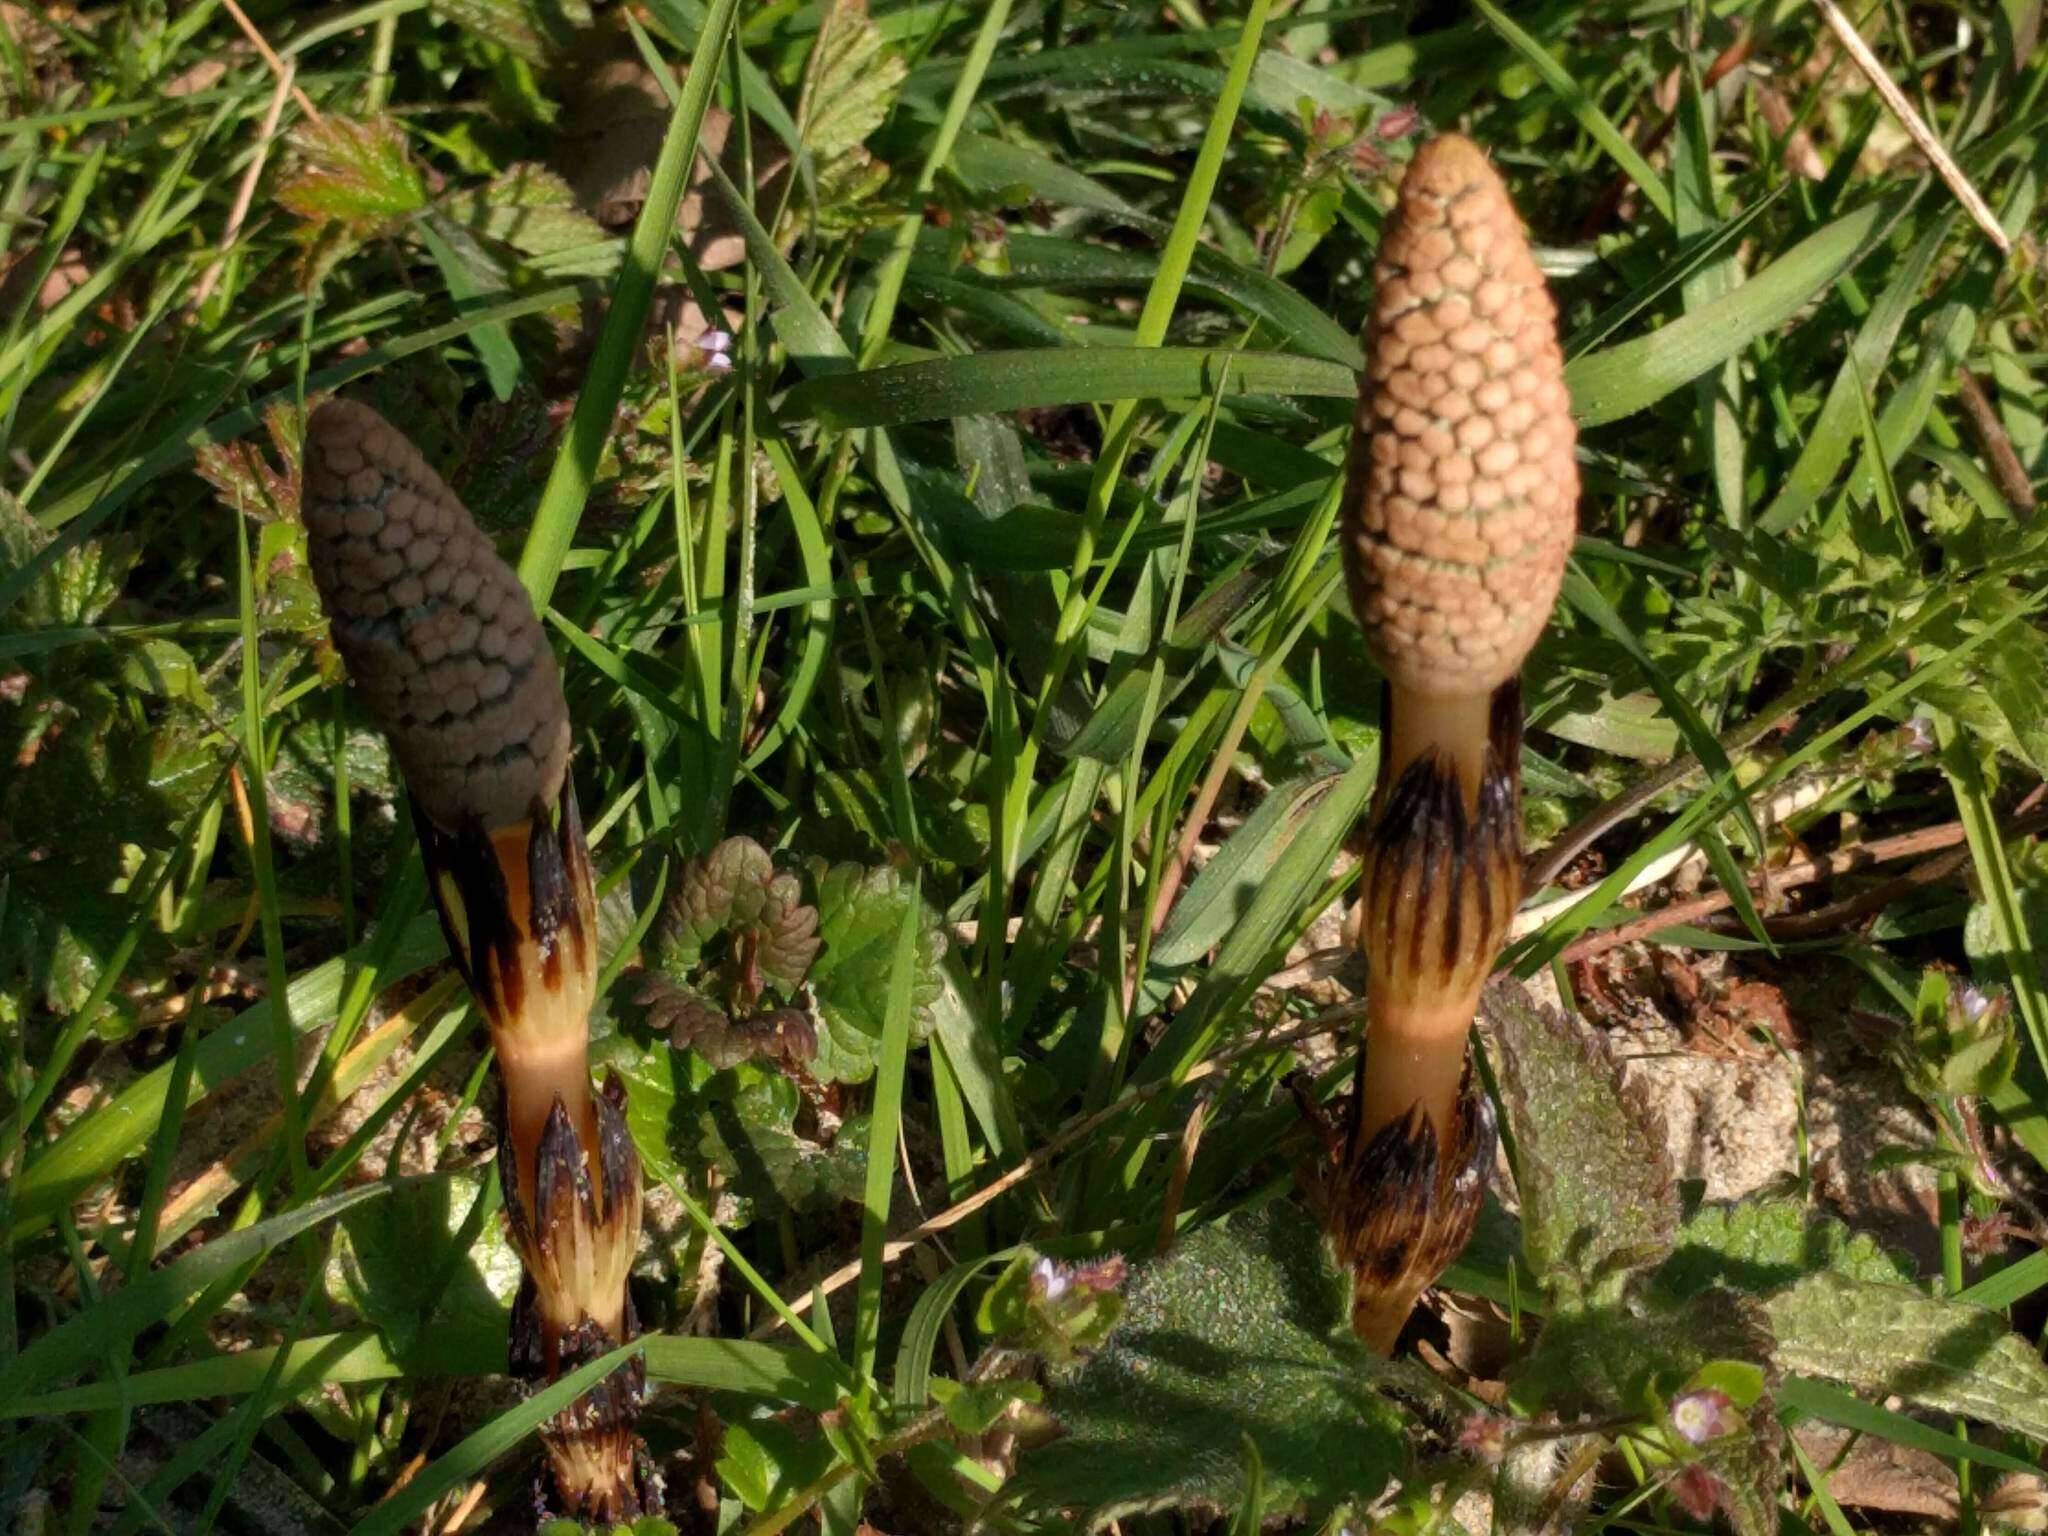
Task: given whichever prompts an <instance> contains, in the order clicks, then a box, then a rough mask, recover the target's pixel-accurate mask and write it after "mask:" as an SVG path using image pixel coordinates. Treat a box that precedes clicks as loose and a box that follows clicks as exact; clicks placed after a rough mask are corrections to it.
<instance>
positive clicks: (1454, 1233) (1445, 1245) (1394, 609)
mask: <svg viewBox="0 0 2048 1536" xmlns="http://www.w3.org/2000/svg"><path fill="white" fill-rule="evenodd" d="M1377 279H1378V284H1377V292H1376V295H1375V298H1374V303H1373V312H1372V317H1371V319H1370V321H1369V322H1368V325H1367V332H1366V353H1367V365H1366V373H1365V376H1364V379H1363V381H1362V388H1361V390H1360V394H1359V403H1358V415H1357V418H1356V424H1355V430H1354V434H1353V439H1352V449H1351V464H1350V471H1349V484H1348V486H1347V489H1346V501H1345V510H1344V517H1345V523H1344V536H1343V548H1344V558H1345V565H1346V574H1347V577H1348V581H1349V588H1350V595H1351V604H1352V609H1353V612H1354V613H1355V614H1356V615H1357V618H1358V623H1359V625H1360V627H1361V628H1362V629H1363V630H1364V632H1365V640H1366V645H1367V647H1368V649H1369V650H1370V651H1371V653H1372V656H1373V659H1374V660H1375V661H1376V662H1377V663H1378V665H1379V667H1380V670H1381V671H1382V672H1383V673H1384V674H1385V677H1386V692H1385V696H1384V697H1385V707H1384V710H1383V712H1382V727H1383V736H1382V742H1381V756H1380V778H1379V787H1378V789H1377V791H1376V793H1375V795H1374V798H1373V808H1372V820H1371V824H1370V827H1369V829H1368V832H1367V847H1366V852H1365V868H1364V871H1363V897H1362V912H1361V917H1362V921H1361V924H1360V929H1359V938H1360V942H1361V943H1362V944H1363V946H1364V948H1365V951H1366V956H1367V974H1368V986H1369V992H1368V997H1367V1031H1366V1042H1365V1049H1364V1051H1363V1052H1362V1054H1361V1056H1360V1061H1359V1067H1358V1076H1357V1090H1356V1094H1355V1096H1354V1099H1353V1103H1352V1108H1351V1119H1350V1123H1349V1125H1348V1127H1347V1131H1346V1134H1345V1136H1344V1137H1343V1139H1342V1145H1341V1147H1340V1148H1339V1150H1338V1155H1337V1158H1338V1167H1337V1169H1336V1172H1335V1178H1334V1182H1333V1185H1332V1189H1333V1193H1334V1198H1333V1199H1332V1200H1331V1202H1330V1212H1331V1215H1330V1226H1331V1232H1332V1235H1333V1237H1334V1238H1335V1240H1336V1243H1337V1247H1338V1250H1339V1253H1340V1256H1341V1257H1342V1258H1343V1259H1344V1261H1345V1262H1346V1263H1347V1264H1349V1265H1350V1267H1351V1269H1352V1273H1353V1276H1354V1281H1355V1287H1354V1300H1353V1316H1352V1322H1353V1326H1354V1328H1355V1329H1356V1330H1357V1332H1358V1334H1359V1336H1360V1337H1361V1338H1363V1339H1364V1340H1365V1341H1366V1342H1367V1343H1368V1344H1370V1345H1372V1347H1374V1348H1375V1349H1378V1350H1381V1351H1386V1350H1388V1349H1390V1348H1391V1347H1392V1346H1393V1343H1394V1339H1395V1337H1396V1336H1397V1335H1398V1334H1399V1332H1400V1330H1401V1326H1402V1324H1403V1323H1404V1322H1405V1321H1406V1319H1407V1317H1408V1314H1409V1312H1410V1310H1411V1309H1412V1308H1413V1306H1414V1304H1415V1299H1416V1298H1417V1297H1418V1296H1419V1295H1420V1294H1421V1293H1422V1291H1423V1289H1424V1288H1425V1287H1427V1286H1428V1285H1429V1284H1431V1283H1432V1282H1433V1281H1434V1280H1435V1278H1436V1277H1437V1275H1438V1274H1440V1273H1441V1272H1442V1270H1443V1267H1444V1266H1445V1265H1446V1264H1448V1263H1449V1262H1450V1260H1451V1259H1453V1258H1455V1257H1456V1255H1457V1252H1458V1250H1459V1249H1460V1248H1461V1247H1462V1246H1463V1245H1464V1242H1465V1239H1466V1238H1467V1237H1468V1236H1469V1235H1470V1233H1471V1229H1472V1224H1473V1222H1474V1220H1475V1219H1476V1218H1477V1215H1478V1210H1479V1202H1480V1196H1481V1194H1482V1191H1483V1186H1484V1174H1485V1166H1486V1164H1487V1163H1488V1162H1489V1161H1490V1160H1491V1157H1492V1148H1493V1142H1494V1133H1493V1125H1492V1119H1491V1114H1490V1111H1489V1109H1488V1107H1487V1104H1486V1101H1485V1098H1484V1096H1483V1095H1482V1094H1481V1093H1480V1092H1479V1091H1478V1090H1477V1088H1476V1086H1475V1085H1474V1083H1473V1081H1472V1078H1471V1073H1470V1067H1469V1063H1468V1061H1467V1055H1466V1037H1467V1035H1468V1033H1469V1030H1470V1026H1471V1023H1472V1016H1473V1012H1474V1010H1475V1009H1476V1007H1477V1006H1478V1000H1479V991H1480V988H1481V987H1482V986H1483V985H1484V983H1485V981H1486V978H1487V974H1488V973H1489V972H1490V971H1491V969H1492V968H1493V963H1494V961H1495V959H1496V958H1497V957H1498V955H1499V953H1500V950H1501V946H1502V945H1503V944H1504V943H1505V941H1506V939H1507V934H1508V927H1509V923H1510V920H1511V919H1512V917H1513V914H1514V911H1515V907H1516V904H1517V902H1518V901H1519V899H1520V895H1521V864H1522V854H1521V766H1520V758H1521V685H1520V681H1519V674H1520V671H1521V667H1522V662H1523V659H1524V658H1525V657H1526V656H1527V655H1528V653H1529V649H1530V647H1531V646H1533V645H1534V644H1535V641H1536V638H1537V636H1538V635H1539V634H1541V633H1542V630H1543V626H1544V625H1545V624H1546V623H1547V622H1548V620H1549V618H1550V613H1551V607H1552V604H1553V603H1554V602H1555V601H1556V598H1557V591H1558V585H1559V583H1560V581H1561V580H1562V577H1563V572H1564V562H1565V558H1566V556H1567V554H1568V553H1569V552H1570V549H1571V543H1572V537H1573V532H1574V526H1575V508H1576V504H1577V501H1578V471H1577V468H1576V465H1575V462H1574V460H1573V456H1572V449H1573V442H1574V438H1575V432H1574V429H1573V426H1572V418H1571V400H1570V397H1569V395H1568V394H1567V392H1566V389H1565V383H1564V365H1563V359H1562V356H1561V354H1560V352H1559V350H1558V344H1557V311H1556V308H1555V306H1554V305H1553V304H1552V302H1551V299H1550V295H1549V294H1548V292H1546V290H1545V288H1544V285H1543V278H1542V274H1541V273H1539V272H1538V271H1537V268H1536V264H1535V261H1534V260H1533V258H1532V257H1531V255H1530V252H1529V244H1528V240H1527V237H1526V235H1525V234H1524V232H1523V229H1522V224H1521V220H1520V219H1519V218H1518V217H1517V215H1516V213H1515V208H1514V204H1513V203H1512V202H1511V201H1510V200H1509V197H1508V192H1507V188H1506V187H1505V186H1504V185H1503V184H1502V182H1501V179H1500V177H1499V175H1498V174H1496V172H1495V171H1494V169H1493V167H1492V166H1491V165H1490V164H1489V163H1488V161H1487V158H1486V155H1485V153H1484V152H1483V151H1482V150H1480V149H1479V147H1478V146H1477V145H1475V144H1473V143H1472V142H1471V141H1470V140H1469V139H1466V138H1463V137H1460V136H1458V135H1455V134H1451V135H1445V136H1444V137H1442V138H1438V139H1434V140H1431V141H1430V142H1428V143H1426V144H1424V145H1423V146H1422V147H1421V148H1420V149H1419V150H1418V151H1417V152H1416V155H1415V158H1414V160H1413V161H1412V162H1411V164H1410V165H1409V167H1408V170H1407V173H1406V175H1405V176H1404V178H1403V179H1402V183H1401V190H1400V195H1399V200H1398V203H1397V205H1396V207H1395V209H1394V211H1393V213H1392V215H1391V216H1390V218H1389V220H1388V224H1387V230H1386V236H1385V239H1384V240H1383V242H1382V244H1381V247H1380V253H1379V260H1378V264H1377Z"/></svg>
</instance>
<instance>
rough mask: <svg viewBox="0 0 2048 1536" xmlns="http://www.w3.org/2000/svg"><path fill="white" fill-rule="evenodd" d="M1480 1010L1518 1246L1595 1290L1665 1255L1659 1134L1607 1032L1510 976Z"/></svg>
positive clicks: (1671, 1199) (1663, 1158)
mask: <svg viewBox="0 0 2048 1536" xmlns="http://www.w3.org/2000/svg"><path fill="white" fill-rule="evenodd" d="M1479 1012H1480V1019H1481V1022H1482V1027H1483V1028H1484V1029H1485V1032H1486V1036H1487V1040H1488V1043H1489V1045H1490V1046H1491V1047H1492V1048H1493V1050H1494V1052H1495V1060H1496V1062H1497V1064H1498V1070H1499V1073H1500V1087H1501V1102H1502V1104H1503V1105H1504V1107H1505V1108H1506V1110H1507V1118H1508V1125H1509V1127H1510V1129H1511V1130H1512V1131H1513V1132H1514V1138H1515V1148H1516V1167H1515V1182H1516V1186H1517V1188H1518V1189H1519V1190H1520V1192H1521V1196H1522V1248H1523V1255H1524V1257H1525V1258H1526V1259H1527V1260H1528V1262H1529V1267H1530V1268H1531V1269H1533V1270H1534V1271H1535V1272H1536V1276H1537V1278H1538V1280H1540V1281H1541V1282H1542V1283H1543V1285H1544V1286H1545V1287H1546V1289H1549V1290H1552V1291H1553V1292H1558V1291H1562V1292H1563V1293H1565V1294H1570V1293H1572V1292H1574V1291H1593V1290H1595V1289H1597V1288H1601V1287H1602V1286H1603V1283H1604V1282H1611V1281H1613V1280H1615V1279H1618V1278H1619V1277H1621V1276H1623V1275H1625V1274H1626V1273H1628V1272H1629V1271H1632V1270H1636V1269H1639V1268H1641V1267H1642V1266H1644V1265H1647V1264H1654V1263H1656V1262H1658V1261H1659V1260H1661V1259H1662V1258H1664V1257H1665V1256H1666V1255H1667V1254H1668V1253H1669V1252H1670V1251H1671V1245H1672V1241H1673V1238H1674V1235H1675V1234H1676V1232H1677V1229H1678V1216H1679V1210H1678V1192H1677V1189H1676V1187H1675V1186H1674V1185H1673V1183H1672V1178H1671V1165H1670V1161H1669V1156H1668V1153H1667V1152H1666V1150H1665V1142H1664V1137H1663V1135H1662V1134H1661V1128H1659V1127H1653V1126H1652V1125H1651V1124H1649V1122H1648V1120H1647V1118H1646V1116H1645V1114H1644V1113H1643V1112H1642V1111H1641V1110H1640V1109H1639V1108H1638V1107H1637V1106H1636V1105H1634V1104H1632V1103H1630V1102H1629V1101H1628V1099H1627V1098H1625V1097H1624V1095H1623V1093H1622V1090H1621V1079H1620V1074H1619V1072H1618V1071H1617V1069H1616V1067H1615V1064H1614V1062H1613V1060H1612V1059H1611V1058H1610V1057H1609V1055H1608V1052H1607V1047H1606V1044H1605V1042H1604V1041H1603V1040H1602V1038H1601V1037H1600V1036H1598V1035H1596V1034H1594V1033H1593V1031H1592V1030H1590V1029H1588V1028H1587V1027H1586V1025H1585V1024H1583V1023H1582V1022H1580V1021H1579V1020H1577V1019H1575V1018H1567V1017H1566V1016H1565V1015H1564V1014H1562V1013H1559V1012H1558V1011H1557V1010H1556V1009H1554V1008H1547V1007H1543V1006H1541V1005H1539V1004H1537V1003H1536V1002H1535V1000H1534V999H1532V998H1531V997H1530V996H1529V994H1528V992H1527V991H1526V990H1525V989H1524V988H1523V987H1522V986H1521V985H1520V984H1519V983H1516V982H1513V981H1509V980H1505V979H1503V980H1500V981H1496V982H1494V983H1493V984H1492V985H1491V986H1489V987H1488V988H1487V989H1486V992H1485V994H1484V995H1483V996H1482V998H1481V1000H1480V1005H1479Z"/></svg>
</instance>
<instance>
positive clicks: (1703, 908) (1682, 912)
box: [1563, 811, 2048, 962]
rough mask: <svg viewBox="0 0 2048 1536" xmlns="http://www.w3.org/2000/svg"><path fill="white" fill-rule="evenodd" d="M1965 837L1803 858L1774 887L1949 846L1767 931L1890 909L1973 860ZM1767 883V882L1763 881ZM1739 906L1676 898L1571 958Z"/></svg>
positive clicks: (1826, 924) (2008, 829)
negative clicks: (1865, 888)
mask: <svg viewBox="0 0 2048 1536" xmlns="http://www.w3.org/2000/svg"><path fill="white" fill-rule="evenodd" d="M2044 827H2048V811H2035V812H2032V813H2030V814H2028V815H2024V816H2018V817H2015V818H2014V819H2013V820H2011V821H2010V822H2008V823H2007V824H2006V825H2005V826H2004V827H2003V828H2001V829H2000V832H2001V835H2002V836H2004V837H2008V838H2011V837H2025V836H2027V835H2028V834H2030V833H2033V832H2038V831H2040V830H2041V829H2042V828H2044ZM1963 842H1964V832H1963V824H1962V823H1961V822H1959V821H1951V822H1944V823H1942V824H1941V825H1940V826H1936V827H1922V828H1920V829H1919V830H1918V831H1915V832H1902V833H1900V834H1899V835H1898V836H1896V837H1884V838H1879V839H1877V840H1876V841H1874V842H1869V843H1859V844H1857V845H1856V846H1855V847H1853V848H1838V849H1836V850H1835V851H1834V852H1833V853H1829V854H1823V855H1821V856H1820V857H1819V858H1813V859H1802V860H1800V861H1799V862H1798V863H1796V864H1788V865H1786V866H1785V867H1784V868H1782V869H1775V870H1771V871H1769V872H1768V882H1769V886H1770V889H1772V890H1776V891H1784V890H1792V889H1795V888H1797V887H1799V886H1802V885H1812V884H1814V883H1815V882H1816V881H1820V880H1829V879H1833V878H1834V877H1835V876H1837V875H1844V874H1848V873H1850V872H1852V871H1854V870H1859V869H1869V868H1871V867H1873V866H1874V865H1878V864H1889V863H1892V862H1894V861H1896V860H1899V859H1910V858H1913V857H1914V856H1916V855H1918V854H1923V853H1931V852H1934V851H1935V850H1937V849H1946V850H1950V851H1948V852H1944V853H1942V854H1940V856H1939V857H1936V858H1932V859H1929V860H1928V861H1927V862H1926V863H1924V864H1921V865H1919V866H1917V867H1916V868H1914V869H1911V870H1909V871H1907V872H1906V873H1905V874H1903V875H1900V876H1898V877H1897V878H1896V879H1892V880H1887V881H1886V882H1885V883H1884V884H1883V885H1880V886H1875V887H1873V888H1872V889H1870V890H1868V891H1861V892H1858V893H1857V894H1856V895H1855V896H1852V897H1849V898H1847V899H1845V900H1843V901H1838V902H1833V903H1830V904H1829V905H1828V906H1825V907H1820V908H1816V909H1815V910H1814V911H1811V912H1798V913H1788V914H1785V915H1783V916H1780V917H1771V918H1766V919H1765V920H1764V931H1765V932H1766V933H1768V934H1770V936H1771V937H1772V938H1774V939H1806V938H1813V937H1816V936H1817V935H1819V934H1823V933H1829V932H1833V931H1834V930H1836V929H1838V928H1841V927H1843V926H1845V925H1846V924H1848V923H1851V922H1855V921H1858V920H1859V919H1861V918H1865V917H1869V916H1871V915H1872V914H1874V913H1877V912H1881V911H1883V910H1884V909H1885V908H1886V907H1888V906H1890V905H1891V904H1892V903H1893V902H1895V901H1897V900H1898V899H1899V898H1900V897H1901V896H1905V895H1908V894H1910V893H1911V892H1913V891H1915V890H1918V889H1920V888H1921V887H1923V886H1928V885H1933V884H1935V883H1937V882H1939V881H1942V880H1946V879H1948V878H1949V877H1950V876H1952V875H1954V874H1956V873H1957V872H1958V871H1960V870H1961V869H1962V868H1963V866H1964V865H1965V864H1967V863H1968V862H1969V857H1970V855H1969V850H1968V849H1967V848H1965V847H1963V846H1962V844H1963ZM1759 883H1761V882H1759ZM1731 905H1733V901H1732V899H1731V898H1730V896H1729V895H1728V893H1727V892H1726V891H1710V892H1708V893H1707V894H1706V895H1704V896H1697V897H1694V898H1693V899H1691V900H1689V901H1680V902H1673V903H1672V904H1671V905H1669V906H1664V907H1659V908H1658V909H1657V910H1656V911H1654V912H1648V913H1645V914H1644V915H1643V916H1641V917H1638V918H1634V919H1632V920H1631V921H1629V922H1626V923H1622V924H1620V925H1619V926H1618V927H1614V928H1609V929H1606V930H1604V931H1602V932H1600V933H1594V934H1588V935H1587V936H1586V937H1585V938H1583V939H1581V940H1579V942H1578V943H1576V944H1573V945H1571V946H1570V947H1568V948H1567V949H1566V950H1565V951H1564V956H1563V958H1564V959H1565V960H1566V961H1567V962H1570V961H1575V960H1587V959H1591V958H1592V957H1593V956H1595V955H1601V954H1605V953H1606V952H1607V951H1609V950H1611V949H1619V948H1620V947H1621V946H1622V945H1624V944H1632V943H1634V942H1635V941H1636V940H1638V939H1645V938H1648V937H1649V936H1650V935H1652V934H1655V933H1661V932H1663V931H1664V930H1665V929H1667V928H1676V927H1679V926H1681V925H1683V924H1686V923H1696V922H1698V921H1699V920H1700V919H1702V918H1705V917H1711V916H1713V915H1714V914H1715V913H1717V912H1721V911H1723V910H1725V909H1726V908H1728V907H1729V906H1731Z"/></svg>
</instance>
